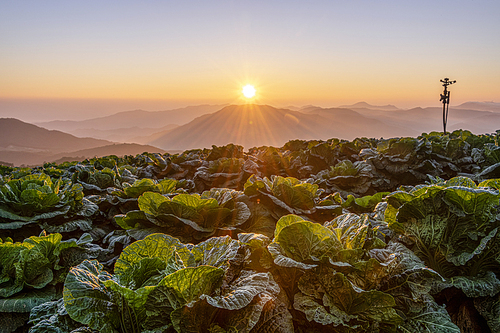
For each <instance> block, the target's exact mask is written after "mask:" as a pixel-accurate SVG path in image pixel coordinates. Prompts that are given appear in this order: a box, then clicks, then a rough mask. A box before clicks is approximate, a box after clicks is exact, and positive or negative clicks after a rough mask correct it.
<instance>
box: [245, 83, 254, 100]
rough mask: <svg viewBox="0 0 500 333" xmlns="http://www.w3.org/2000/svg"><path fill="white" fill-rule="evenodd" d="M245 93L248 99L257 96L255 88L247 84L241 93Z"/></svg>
mask: <svg viewBox="0 0 500 333" xmlns="http://www.w3.org/2000/svg"><path fill="white" fill-rule="evenodd" d="M241 92H242V93H243V96H245V97H246V98H252V97H254V96H255V92H256V90H255V88H254V86H252V85H250V84H247V85H246V86H244V87H243V90H242V91H241Z"/></svg>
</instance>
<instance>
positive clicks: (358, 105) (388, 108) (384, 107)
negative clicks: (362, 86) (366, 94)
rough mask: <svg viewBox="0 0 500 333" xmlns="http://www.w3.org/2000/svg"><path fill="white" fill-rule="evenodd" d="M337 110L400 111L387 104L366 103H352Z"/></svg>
mask: <svg viewBox="0 0 500 333" xmlns="http://www.w3.org/2000/svg"><path fill="white" fill-rule="evenodd" d="M339 108H344V109H371V110H385V111H396V110H401V109H400V108H398V107H396V106H394V105H391V104H387V105H371V104H368V103H366V102H358V103H354V104H352V105H341V106H339Z"/></svg>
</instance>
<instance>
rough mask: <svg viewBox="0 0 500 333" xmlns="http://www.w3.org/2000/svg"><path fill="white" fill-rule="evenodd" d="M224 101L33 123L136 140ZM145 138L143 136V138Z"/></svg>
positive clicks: (217, 107) (209, 110)
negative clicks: (78, 119)
mask: <svg viewBox="0 0 500 333" xmlns="http://www.w3.org/2000/svg"><path fill="white" fill-rule="evenodd" d="M222 107H224V105H197V106H188V107H185V108H180V109H174V110H166V111H144V110H134V111H124V112H118V113H115V114H113V115H110V116H106V117H99V118H93V119H87V120H80V121H74V120H65V121H61V120H55V121H49V122H41V123H36V125H38V126H41V127H43V128H46V129H51V130H59V131H63V132H67V133H70V134H73V135H76V136H79V137H94V138H100V139H106V140H114V141H120V142H138V140H139V141H140V139H135V138H139V137H148V136H150V135H152V134H154V133H159V132H163V133H165V131H168V130H170V129H172V128H175V127H177V126H178V125H183V124H185V123H188V122H190V121H191V120H193V119H194V118H196V117H199V116H201V115H204V114H208V113H212V112H215V111H218V110H220V109H221V108H222ZM146 141H147V139H146Z"/></svg>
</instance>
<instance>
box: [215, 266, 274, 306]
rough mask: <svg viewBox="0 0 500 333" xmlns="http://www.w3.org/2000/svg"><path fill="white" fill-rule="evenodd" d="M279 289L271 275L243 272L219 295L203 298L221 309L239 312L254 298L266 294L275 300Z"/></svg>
mask: <svg viewBox="0 0 500 333" xmlns="http://www.w3.org/2000/svg"><path fill="white" fill-rule="evenodd" d="M279 292H280V288H279V286H278V284H277V283H276V282H274V279H273V277H272V275H271V273H256V272H253V271H243V272H242V273H241V274H240V276H239V277H238V278H237V279H236V280H235V281H233V282H232V283H231V284H230V285H229V286H228V287H226V288H223V290H222V292H221V294H220V295H216V296H209V295H207V296H205V298H206V300H207V302H208V303H209V304H210V305H212V306H214V307H216V308H221V309H227V310H239V309H242V308H244V307H246V306H247V305H249V304H250V303H251V302H252V300H253V299H254V297H255V296H257V295H259V294H266V295H268V296H269V297H271V299H275V298H276V297H277V295H278V294H279Z"/></svg>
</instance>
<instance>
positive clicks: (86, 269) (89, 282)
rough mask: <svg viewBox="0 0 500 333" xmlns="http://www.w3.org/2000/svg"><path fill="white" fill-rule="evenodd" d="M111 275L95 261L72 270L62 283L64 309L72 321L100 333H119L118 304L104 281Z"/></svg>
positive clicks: (85, 262)
mask: <svg viewBox="0 0 500 333" xmlns="http://www.w3.org/2000/svg"><path fill="white" fill-rule="evenodd" d="M111 278H112V277H111V275H110V274H109V273H107V272H106V271H104V270H103V266H102V265H101V264H99V262H97V261H96V260H92V261H89V260H85V261H84V262H82V263H81V264H80V265H78V266H76V267H73V268H72V269H71V270H70V272H69V274H68V276H67V277H66V282H65V283H64V291H63V297H64V306H65V307H66V311H67V312H68V314H69V315H70V317H71V318H72V319H73V320H76V321H78V322H80V323H82V324H85V325H89V327H91V328H93V329H96V330H99V331H100V332H103V333H116V332H117V331H119V330H120V326H121V324H120V322H121V314H120V305H119V304H118V300H117V299H116V295H114V294H113V293H112V292H111V291H110V290H108V288H107V287H106V286H105V284H104V282H105V281H107V280H111Z"/></svg>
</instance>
